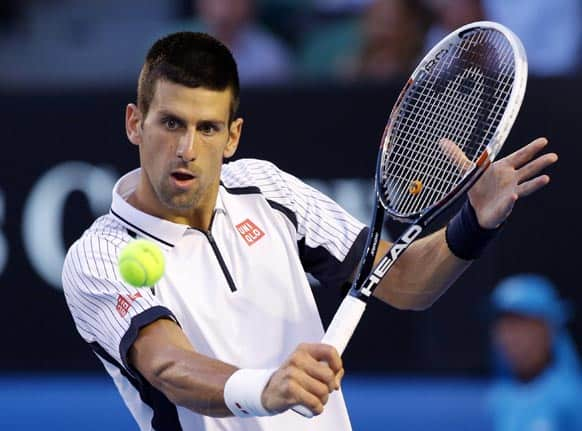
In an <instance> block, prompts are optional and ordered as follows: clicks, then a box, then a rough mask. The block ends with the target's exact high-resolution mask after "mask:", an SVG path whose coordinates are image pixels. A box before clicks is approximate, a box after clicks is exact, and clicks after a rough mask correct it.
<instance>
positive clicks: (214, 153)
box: [126, 80, 242, 225]
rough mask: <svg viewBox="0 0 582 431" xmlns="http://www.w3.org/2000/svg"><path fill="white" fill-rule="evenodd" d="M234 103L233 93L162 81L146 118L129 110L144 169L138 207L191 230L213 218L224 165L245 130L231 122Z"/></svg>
mask: <svg viewBox="0 0 582 431" xmlns="http://www.w3.org/2000/svg"><path fill="white" fill-rule="evenodd" d="M231 99H232V94H231V91H230V89H226V90H224V91H214V90H209V89H206V88H190V87H186V86H183V85H180V84H175V83H172V82H169V81H164V80H160V81H158V82H157V83H156V87H155V92H154V96H153V99H152V102H151V104H150V108H149V111H148V113H147V115H145V116H144V115H143V113H142V112H141V111H139V109H138V108H137V107H136V106H135V105H133V104H130V105H128V107H127V110H126V129H127V135H128V138H129V140H130V141H131V142H132V143H133V144H135V145H137V146H139V154H140V162H141V167H142V175H141V181H140V184H139V186H138V188H137V190H136V193H135V199H136V200H137V202H138V203H139V205H138V207H141V209H142V210H145V211H146V212H148V213H151V214H153V215H156V216H158V217H162V218H166V219H168V220H171V221H176V222H184V223H187V224H190V225H192V219H196V217H200V216H201V214H202V216H204V214H206V215H208V214H211V213H212V210H213V209H214V205H215V203H216V194H217V193H218V186H219V182H220V170H221V166H222V161H223V159H224V158H227V157H231V156H232V155H233V154H234V153H235V151H236V148H237V146H238V142H239V137H240V132H241V128H242V119H237V120H235V121H233V122H232V123H231V124H230V125H229V123H228V121H229V115H230V106H231Z"/></svg>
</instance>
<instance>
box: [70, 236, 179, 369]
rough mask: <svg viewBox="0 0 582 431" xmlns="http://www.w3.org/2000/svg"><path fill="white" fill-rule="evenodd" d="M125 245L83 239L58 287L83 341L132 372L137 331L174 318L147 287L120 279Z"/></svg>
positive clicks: (75, 246)
mask: <svg viewBox="0 0 582 431" xmlns="http://www.w3.org/2000/svg"><path fill="white" fill-rule="evenodd" d="M123 245H125V244H124V243H120V244H114V243H112V242H111V241H109V240H107V239H105V238H101V237H99V236H97V235H87V234H86V235H84V236H83V237H82V238H81V239H80V240H78V241H77V242H76V243H74V244H73V246H71V248H70V249H69V252H68V253H67V256H66V258H65V263H64V266H63V272H62V283H63V290H64V293H65V298H66V301H67V305H68V306H69V309H70V311H71V314H72V316H73V320H74V321H75V325H76V327H77V330H78V332H79V334H80V335H81V337H82V338H83V339H84V340H85V341H86V342H87V343H89V344H91V345H94V344H95V343H97V344H98V345H99V346H100V347H101V348H102V349H104V350H105V351H106V352H107V353H108V354H109V355H110V356H111V357H113V358H114V359H115V360H117V361H118V362H119V363H121V364H123V366H124V367H125V369H126V370H127V371H128V372H129V373H132V374H133V371H132V369H131V367H130V366H129V364H128V362H127V354H128V351H129V349H130V347H131V346H132V344H133V342H134V341H135V339H136V338H137V335H138V332H139V330H140V328H142V327H143V326H146V325H148V324H149V323H152V322H154V321H155V320H157V319H160V318H168V319H173V320H176V318H175V317H174V315H173V314H172V312H171V311H170V310H169V309H168V308H166V307H164V306H163V305H162V304H160V302H159V301H158V299H157V298H156V297H155V295H154V294H153V292H152V290H151V289H149V288H140V289H137V288H135V287H133V286H130V285H128V284H126V283H125V282H124V281H123V280H122V279H121V276H120V275H119V272H118V269H117V260H118V254H119V250H120V249H121V247H122V246H123Z"/></svg>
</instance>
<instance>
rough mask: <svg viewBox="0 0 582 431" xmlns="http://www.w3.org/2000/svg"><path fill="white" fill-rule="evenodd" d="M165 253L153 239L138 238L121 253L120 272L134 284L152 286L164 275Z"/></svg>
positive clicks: (136, 285)
mask: <svg viewBox="0 0 582 431" xmlns="http://www.w3.org/2000/svg"><path fill="white" fill-rule="evenodd" d="M164 266H165V263H164V254H163V253H162V250H160V248H159V247H158V246H157V245H156V244H154V243H153V242H151V241H148V240H145V239H137V240H135V241H131V242H130V243H129V244H127V245H126V246H125V247H124V248H123V249H122V250H121V253H120V254H119V273H120V274H121V277H122V278H123V279H124V280H125V281H126V282H127V283H128V284H131V285H132V286H135V287H150V286H153V285H154V284H156V283H157V282H158V281H159V279H160V278H162V275H164Z"/></svg>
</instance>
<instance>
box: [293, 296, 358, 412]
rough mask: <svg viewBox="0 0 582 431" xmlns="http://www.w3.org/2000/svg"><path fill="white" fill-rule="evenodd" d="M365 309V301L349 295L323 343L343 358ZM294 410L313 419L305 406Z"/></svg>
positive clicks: (334, 318)
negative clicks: (333, 348)
mask: <svg viewBox="0 0 582 431" xmlns="http://www.w3.org/2000/svg"><path fill="white" fill-rule="evenodd" d="M365 309H366V303H365V302H364V301H362V300H360V299H358V298H356V297H355V296H352V295H347V296H346V297H345V298H344V300H343V301H342V303H341V305H340V307H339V309H338V310H337V311H336V313H335V316H333V320H332V321H331V323H330V324H329V327H328V328H327V331H326V332H325V335H324V336H323V339H322V340H321V342H322V343H323V344H329V345H331V346H333V347H335V349H336V350H337V352H338V353H339V354H340V356H341V355H342V354H343V353H344V350H345V349H346V346H347V345H348V342H349V341H350V338H352V335H353V333H354V331H355V330H356V327H357V326H358V323H360V319H361V318H362V314H364V310H365ZM292 410H293V411H294V412H296V413H299V414H300V415H301V416H305V417H306V418H312V417H313V412H312V411H311V410H309V409H308V408H307V407H305V406H304V405H301V404H297V405H296V406H293V407H292Z"/></svg>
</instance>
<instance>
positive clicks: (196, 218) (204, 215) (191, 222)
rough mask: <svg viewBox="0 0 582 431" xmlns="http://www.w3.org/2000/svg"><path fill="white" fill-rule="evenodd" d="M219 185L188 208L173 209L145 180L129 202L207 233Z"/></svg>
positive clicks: (141, 208) (174, 221)
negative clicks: (162, 200)
mask: <svg viewBox="0 0 582 431" xmlns="http://www.w3.org/2000/svg"><path fill="white" fill-rule="evenodd" d="M218 187H219V184H218V183H217V184H216V185H213V186H211V187H210V188H211V190H206V193H205V194H204V196H203V197H201V198H200V199H199V200H198V201H197V202H195V203H193V204H192V205H191V206H190V207H188V208H172V207H170V206H167V205H164V204H163V203H162V202H160V200H159V199H158V198H157V197H156V193H155V191H154V190H153V188H152V187H151V185H150V184H149V182H148V181H147V180H145V179H144V178H143V174H142V180H141V181H140V182H139V183H138V186H137V187H136V189H135V191H134V192H133V193H132V194H131V195H130V196H129V197H128V199H127V202H128V203H129V204H130V205H132V206H133V207H135V208H137V209H138V210H140V211H142V212H144V213H147V214H149V215H152V216H154V217H158V218H161V219H164V220H168V221H170V222H172V223H178V224H184V225H187V226H190V227H193V228H196V229H200V230H202V231H205V232H207V231H208V230H210V225H211V223H212V217H213V214H214V208H215V206H216V199H217V196H218Z"/></svg>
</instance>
